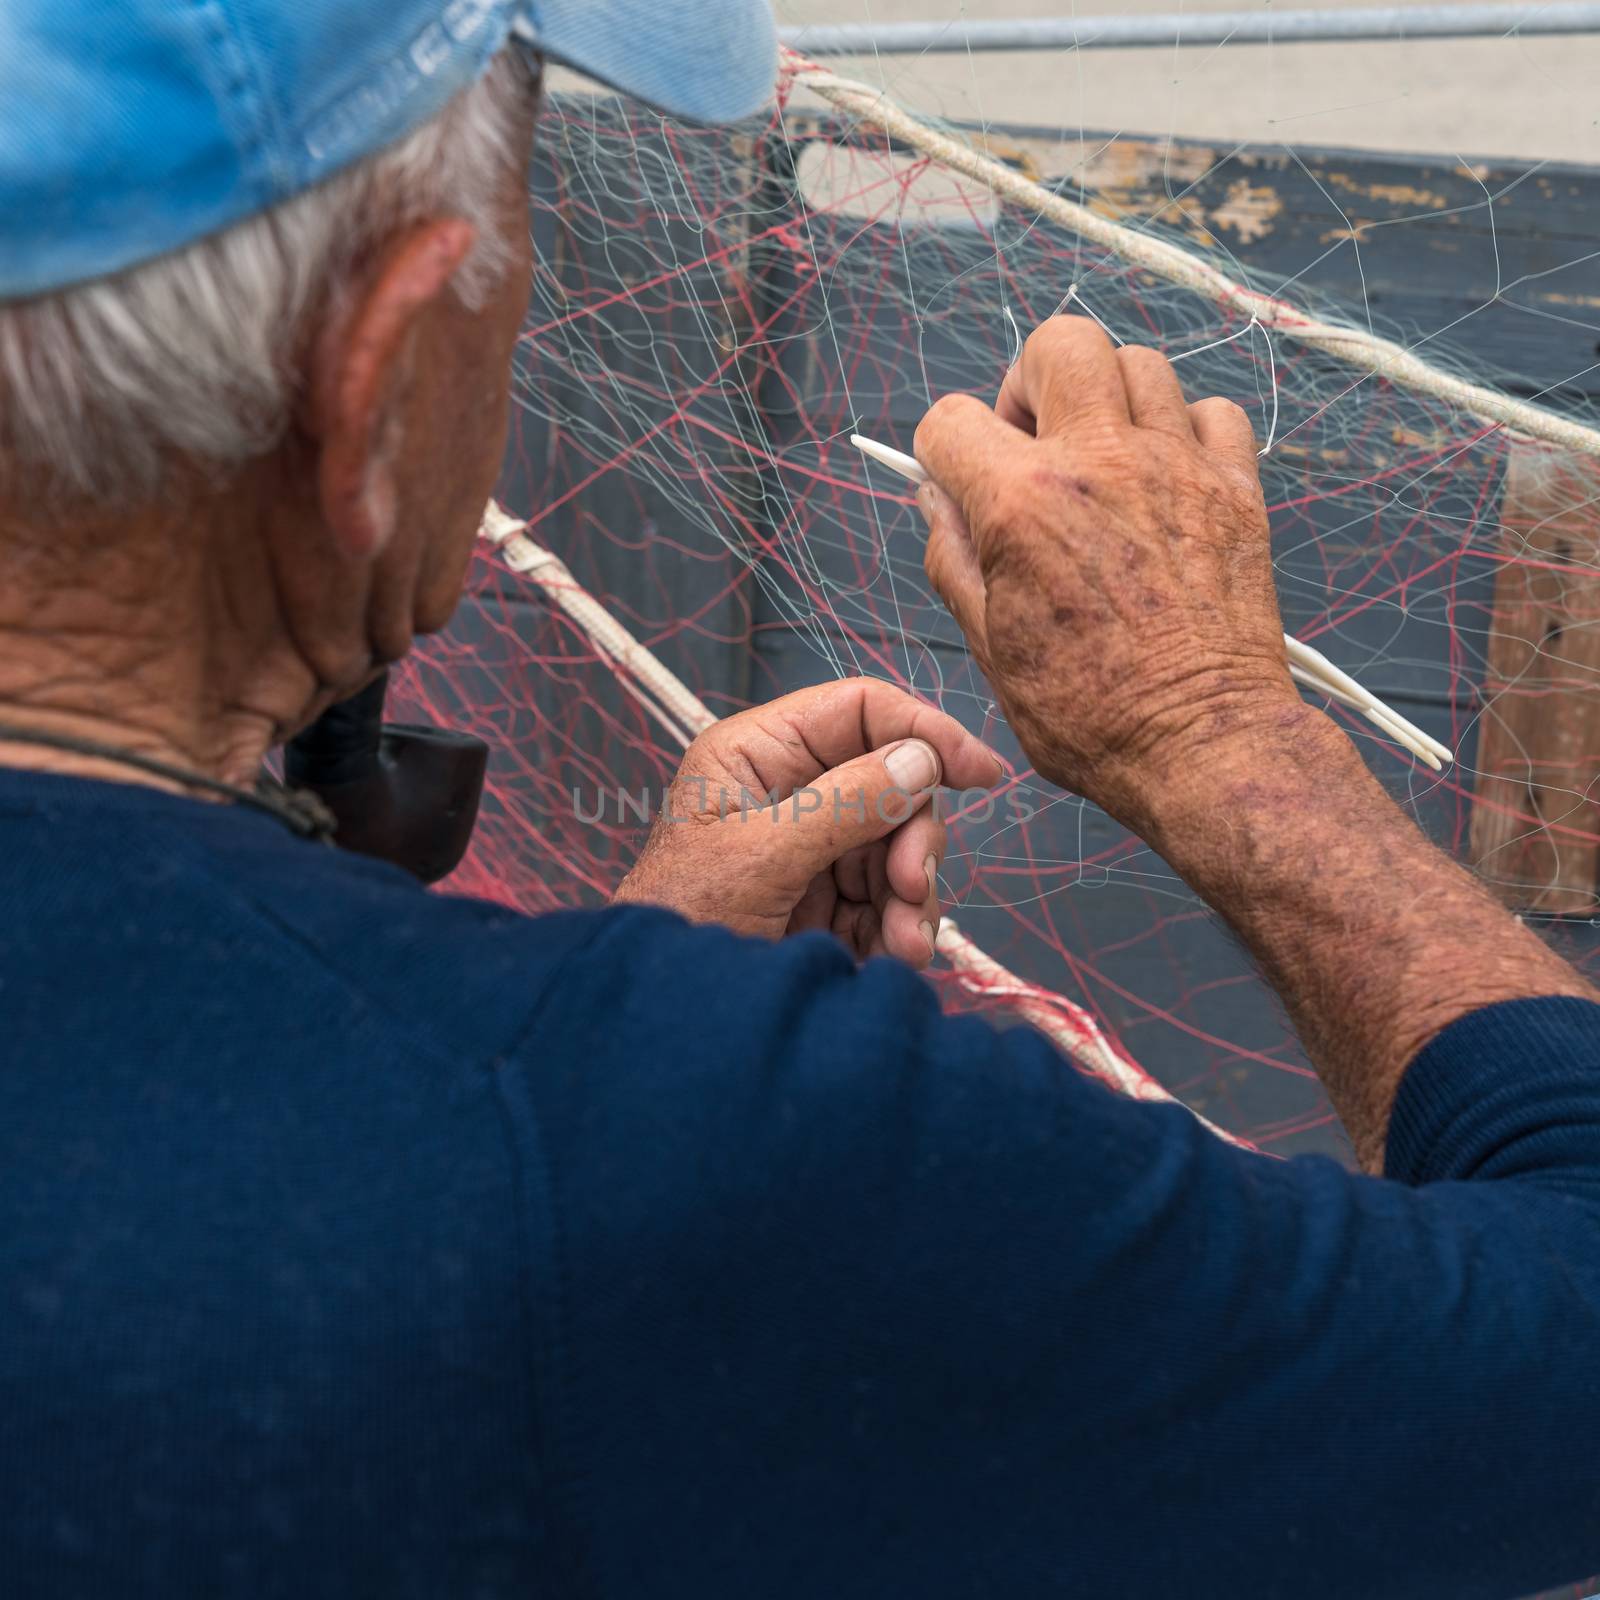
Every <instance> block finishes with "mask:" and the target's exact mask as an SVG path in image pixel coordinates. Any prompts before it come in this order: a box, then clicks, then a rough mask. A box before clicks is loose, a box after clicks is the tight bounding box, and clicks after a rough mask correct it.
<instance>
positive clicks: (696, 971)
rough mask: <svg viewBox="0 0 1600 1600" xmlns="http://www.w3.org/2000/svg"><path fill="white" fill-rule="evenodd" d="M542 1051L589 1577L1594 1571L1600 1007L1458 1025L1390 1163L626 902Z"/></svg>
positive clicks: (795, 948)
mask: <svg viewBox="0 0 1600 1600" xmlns="http://www.w3.org/2000/svg"><path fill="white" fill-rule="evenodd" d="M597 1015H600V1016H604V1017H605V1018H606V1024H605V1027H604V1029H603V1031H597V1030H596V1027H595V1024H594V1021H593V1018H594V1017H595V1016H597ZM521 1082H522V1085H523V1087H522V1089H520V1090H519V1093H525V1095H526V1098H527V1105H528V1115H529V1117H530V1119H531V1123H532V1124H533V1125H536V1126H537V1130H538V1134H537V1137H538V1140H539V1143H540V1146H541V1157H540V1159H541V1161H542V1162H543V1163H545V1170H546V1171H547V1181H548V1195H549V1211H550V1217H551V1218H552V1219H553V1222H552V1227H553V1232H554V1236H555V1238H556V1240H557V1245H556V1249H555V1257H556V1259H557V1260H559V1262H560V1264H561V1265H560V1274H559V1283H558V1284H557V1285H556V1286H555V1288H554V1289H552V1290H551V1291H550V1292H551V1293H552V1294H553V1295H554V1296H555V1301H556V1304H557V1307H558V1309H557V1311H556V1312H555V1313H553V1314H552V1319H551V1328H552V1331H551V1333H550V1352H549V1355H550V1369H551V1371H553V1372H554V1373H555V1374H556V1375H557V1376H556V1377H555V1378H554V1379H553V1380H552V1391H553V1399H552V1402H551V1405H550V1407H549V1413H548V1417H547V1419H546V1427H547V1430H548V1434H549V1450H550V1457H551V1463H552V1470H553V1473H554V1475H555V1479H556V1481H558V1482H560V1483H562V1484H563V1485H564V1491H563V1499H562V1503H563V1505H564V1506H565V1507H566V1508H567V1511H566V1513H564V1514H566V1515H569V1516H570V1518H571V1519H572V1524H573V1529H574V1537H575V1538H576V1539H577V1540H578V1541H579V1542H580V1543H581V1545H582V1547H583V1548H584V1550H585V1552H586V1562H587V1568H588V1570H589V1572H590V1573H591V1576H592V1578H593V1582H594V1591H595V1592H596V1593H599V1594H604V1595H608V1596H619V1597H620V1596H624V1595H626V1596H630V1597H638V1596H668V1595H672V1596H676V1595H691V1594H692V1595H711V1594H718V1595H735V1594H744V1595H757V1594H759V1595H762V1596H764V1597H780V1596H782V1597H787V1596H796V1597H799V1596H808V1597H815V1596H819V1595H829V1596H855V1595H860V1596H873V1597H882V1596H886V1595H911V1594H916V1595H941V1596H942V1595H996V1596H1006V1597H1014V1596H1019V1595H1041V1594H1061V1595H1073V1596H1102V1595H1104V1596H1110V1595H1114V1594H1139V1595H1144V1594H1158V1593H1182V1594H1184V1595H1186V1596H1203V1597H1209V1596H1224V1595H1226V1596H1229V1597H1237V1596H1242V1595H1250V1596H1252V1597H1258V1600H1268V1597H1274V1596H1278V1597H1285V1600H1287V1597H1291V1596H1292V1597H1294V1600H1305V1597H1307V1596H1311V1595H1329V1596H1361V1597H1362V1600H1381V1597H1384V1596H1397V1597H1398V1596H1405V1597H1416V1596H1435V1595H1437V1596H1449V1597H1450V1600H1472V1597H1482V1600H1511V1597H1514V1596H1516V1595H1518V1594H1526V1593H1529V1592H1532V1591H1534V1590H1537V1589H1540V1588H1542V1587H1545V1586H1548V1585H1552V1584H1555V1583H1557V1582H1570V1581H1576V1580H1577V1579H1579V1578H1581V1577H1583V1576H1585V1575H1586V1574H1587V1573H1589V1572H1592V1571H1594V1570H1597V1569H1600V1472H1597V1471H1596V1470H1595V1466H1594V1459H1595V1442H1596V1440H1597V1439H1600V1008H1597V1007H1591V1006H1587V1005H1584V1004H1582V1003H1579V1002H1573V1001H1564V1000H1562V1001H1533V1002H1523V1003H1518V1004H1515V1005H1507V1006H1499V1007H1495V1008H1492V1009H1491V1010H1489V1011H1485V1012H1482V1013H1479V1014H1478V1015H1476V1016H1473V1017H1468V1018H1466V1019H1464V1020H1463V1021H1461V1022H1458V1023H1457V1024H1456V1025H1454V1026H1453V1027H1452V1028H1450V1029H1449V1030H1447V1031H1446V1032H1445V1033H1444V1034H1443V1035H1441V1036H1440V1037H1439V1038H1438V1039H1436V1040H1435V1041H1434V1042H1433V1043H1432V1044H1431V1045H1430V1046H1429V1047H1428V1048H1427V1049H1426V1050H1425V1051H1424V1052H1423V1054H1422V1055H1421V1056H1420V1057H1419V1058H1418V1060H1417V1061H1416V1062H1415V1063H1414V1065H1413V1066H1412V1068H1411V1070H1410V1072H1409V1073H1408V1075H1407V1078H1406V1080H1405V1083H1404V1086H1403V1088H1402V1092H1401V1096H1400V1104H1399V1105H1398V1106H1397V1108H1396V1113H1395V1118H1394V1124H1393V1129H1392V1132H1391V1136H1390V1143H1389V1167H1390V1173H1391V1176H1390V1177H1389V1178H1386V1179H1375V1178H1368V1177H1363V1176H1359V1175H1356V1174H1353V1173H1351V1172H1348V1171H1346V1170H1345V1169H1343V1168H1342V1167H1340V1166H1339V1165H1338V1164H1336V1163H1334V1162H1331V1161H1327V1160H1322V1159H1317V1158H1306V1159H1298V1160H1293V1161H1277V1160H1273V1159H1270V1158H1267V1157H1263V1156H1255V1155H1251V1154H1248V1153H1244V1152H1241V1151H1239V1150H1236V1149H1234V1148H1232V1147H1230V1146H1227V1145H1225V1144H1223V1143H1221V1142H1220V1141H1218V1140H1216V1139H1215V1138H1213V1137H1212V1136H1211V1135H1209V1134H1208V1133H1207V1132H1206V1131H1205V1130H1204V1129H1203V1128H1202V1127H1201V1126H1200V1125H1199V1124H1198V1123H1197V1122H1196V1121H1195V1120H1194V1119H1193V1118H1192V1117H1190V1116H1189V1115H1188V1114H1187V1113H1186V1112H1184V1111H1183V1110H1181V1109H1178V1108H1171V1107H1168V1108H1163V1107H1158V1106H1156V1107H1153V1106H1145V1105H1136V1104H1133V1103H1130V1102H1126V1101H1124V1100H1121V1099H1119V1098H1117V1097H1115V1096H1113V1095H1111V1094H1109V1093H1108V1092H1106V1091H1104V1090H1102V1089H1101V1088H1100V1087H1098V1086H1097V1085H1095V1084H1093V1083H1091V1082H1089V1081H1086V1080H1085V1079H1083V1078H1082V1077H1080V1076H1079V1075H1078V1074H1077V1073H1076V1072H1075V1071H1074V1070H1073V1069H1072V1068H1071V1067H1070V1066H1069V1065H1067V1064H1066V1063H1065V1062H1063V1061H1062V1059H1061V1058H1060V1057H1059V1056H1058V1055H1057V1054H1056V1053H1055V1052H1054V1051H1053V1050H1052V1049H1051V1047H1050V1046H1049V1045H1048V1044H1047V1043H1046V1042H1045V1041H1044V1040H1043V1039H1041V1038H1040V1037H1039V1036H1037V1035H1036V1034H1034V1033H1032V1032H1031V1031H1028V1030H1026V1029H1020V1028H1019V1029H1012V1030H1007V1031H996V1030H995V1029H992V1028H991V1027H989V1026H987V1025H986V1024H984V1023H982V1022H980V1021H977V1020H975V1019H970V1018H969V1019H952V1018H947V1017H945V1016H943V1015H941V1013H940V1011H939V1009H938V1006H937V1003H936V1001H935V999H934V997H933V996H932V994H931V992H930V991H929V989H928V988H927V986H926V985H924V984H923V983H922V982H921V981H920V980H919V979H917V978H916V977H915V976H914V975H913V974H912V973H910V972H909V971H908V970H906V969H904V968H902V967H899V966H898V965H896V964H894V963H891V962H873V963H869V964H868V965H867V966H866V967H864V968H861V969H859V970H857V969H855V968H853V967H852V966H851V964H850V963H849V962H848V961H847V960H846V959H845V958H844V957H843V955H842V953H841V952H839V951H838V950H837V949H836V948H834V947H833V946H832V944H831V943H830V941H828V940H826V939H824V938H821V937H816V938H806V939H802V940H797V941H792V942H789V943H787V944H785V945H784V946H781V947H778V948H771V947H765V946H755V945H750V944H747V943H744V942H740V941H736V940H734V939H732V938H731V937H729V936H726V935H724V934H721V933H720V932H715V931H711V930H690V929H687V928H685V927H683V926H682V925H680V924H678V923H676V922H675V921H674V920H672V919H669V918H666V917H663V916H660V915H658V914H654V913H624V914H619V915H618V917H617V919H616V921H615V923H614V924H613V926H612V928H611V929H610V930H609V931H608V933H607V935H606V936H605V937H604V938H602V939H601V940H600V941H599V942H598V943H597V944H596V945H594V946H592V947H591V957H590V959H589V960H587V961H586V962H584V963H581V964H575V965H574V967H573V969H572V970H571V974H570V982H569V983H567V984H565V985H564V987H563V995H562V998H561V1003H560V1004H559V1005H555V1006H553V1007H549V1008H547V1009H546V1010H545V1011H544V1012H543V1013H541V1017H540V1020H539V1028H538V1038H537V1049H536V1050H535V1048H534V1041H532V1040H530V1042H529V1046H528V1052H527V1059H526V1065H525V1067H524V1068H523V1077H522V1080H521ZM545 1287H549V1286H545Z"/></svg>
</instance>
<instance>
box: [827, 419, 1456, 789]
mask: <svg viewBox="0 0 1600 1600" xmlns="http://www.w3.org/2000/svg"><path fill="white" fill-rule="evenodd" d="M850 443H851V444H853V445H854V446H855V447H856V449H857V450H859V451H860V452H861V453H862V454H863V455H864V456H867V457H868V458H869V459H870V460H873V461H876V462H877V463H878V465H879V466H882V467H887V468H888V469H889V470H890V471H891V472H897V473H899V475H900V476H901V477H902V478H905V479H907V480H909V481H910V482H911V483H926V482H927V480H928V474H927V472H926V471H925V470H924V469H923V466H922V463H921V462H920V461H918V460H917V458H916V457H915V456H908V455H907V454H906V453H905V451H904V450H896V449H894V448H892V447H891V446H889V445H886V444H879V443H878V441H877V440H876V439H869V438H867V437H866V436H865V435H864V434H860V433H852V434H851V435H850ZM1283 645H1284V649H1285V650H1287V651H1288V653H1289V674H1290V676H1291V677H1292V678H1293V679H1294V680H1295V682H1296V683H1299V684H1302V685H1304V686H1305V687H1306V688H1308V689H1315V690H1316V691H1317V692H1318V693H1319V694H1324V695H1326V696H1327V697H1328V698H1329V699H1330V700H1335V701H1337V702H1338V703H1339V704H1340V705H1342V706H1345V707H1347V708H1348V709H1349V710H1351V711H1354V712H1357V713H1358V714H1359V715H1361V716H1363V717H1365V718H1366V719H1367V721H1368V722H1370V723H1371V724H1372V725H1373V726H1374V727H1375V728H1377V729H1378V730H1379V732H1381V733H1385V734H1387V735H1388V736H1389V738H1390V739H1392V740H1393V741H1394V742H1395V743H1396V744H1398V745H1401V746H1403V747H1404V748H1405V749H1407V750H1409V751H1410V752H1411V753H1412V755H1414V756H1415V757H1416V758H1417V759H1418V760H1419V761H1421V762H1422V763H1423V764H1424V765H1426V766H1429V767H1432V768H1433V770H1434V771H1435V772H1443V771H1444V768H1445V764H1446V763H1447V762H1451V761H1454V760H1455V752H1454V751H1453V750H1452V749H1451V748H1450V747H1449V745H1447V744H1442V743H1440V741H1439V740H1437V739H1435V738H1434V737H1433V735H1432V734H1429V733H1424V732H1423V730H1422V729H1421V728H1419V727H1418V726H1417V725H1416V724H1415V723H1414V722H1411V721H1409V720H1408V719H1407V718H1405V717H1403V716H1401V715H1400V713H1399V712H1398V711H1396V710H1395V709H1394V708H1393V707H1392V706H1388V705H1385V704H1384V702H1383V701H1381V700H1380V699H1379V698H1378V697H1377V696H1376V695H1375V694H1372V693H1370V692H1369V691H1368V690H1366V689H1363V688H1362V687H1361V685H1360V684H1359V683H1357V682H1356V680H1355V679H1354V678H1352V677H1351V676H1350V675H1349V673H1347V672H1344V671H1342V670H1341V669H1340V668H1338V667H1336V666H1335V665H1334V664H1333V663H1332V662H1331V661H1330V660H1328V658H1327V657H1326V656H1325V655H1323V654H1322V652H1321V651H1320V650H1314V649H1313V648H1312V647H1311V646H1310V645H1308V644H1302V643H1301V642H1300V640H1298V639H1296V638H1295V637H1294V635H1293V634H1288V633H1286V634H1284V636H1283Z"/></svg>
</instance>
